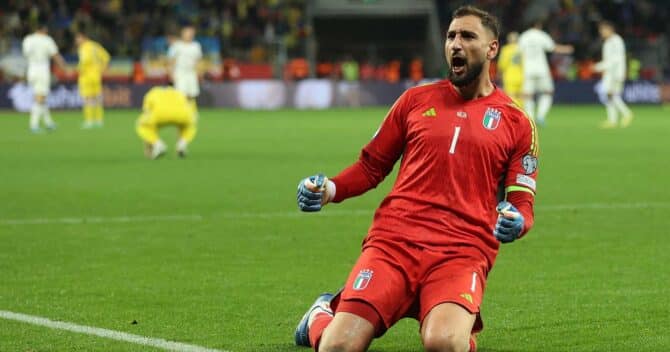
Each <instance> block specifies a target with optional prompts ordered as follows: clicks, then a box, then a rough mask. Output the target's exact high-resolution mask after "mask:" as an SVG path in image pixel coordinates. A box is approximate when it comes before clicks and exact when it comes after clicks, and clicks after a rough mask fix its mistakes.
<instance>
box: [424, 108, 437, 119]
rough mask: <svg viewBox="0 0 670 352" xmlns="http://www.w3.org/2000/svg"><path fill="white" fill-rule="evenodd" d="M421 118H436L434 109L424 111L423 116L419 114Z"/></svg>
mask: <svg viewBox="0 0 670 352" xmlns="http://www.w3.org/2000/svg"><path fill="white" fill-rule="evenodd" d="M421 116H425V117H435V116H437V112H436V111H435V108H430V109H428V110H426V111H424V112H423V114H421Z"/></svg>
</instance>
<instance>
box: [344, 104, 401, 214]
mask: <svg viewBox="0 0 670 352" xmlns="http://www.w3.org/2000/svg"><path fill="white" fill-rule="evenodd" d="M410 103H411V96H410V93H409V91H406V92H405V93H403V95H401V96H400V98H398V100H397V101H396V102H395V104H393V106H392V107H391V109H390V110H389V112H388V113H387V115H386V118H385V119H384V122H382V124H381V126H380V127H379V129H378V130H377V132H376V133H375V135H374V136H373V137H372V140H371V141H370V142H369V143H368V144H367V145H366V146H365V147H363V150H361V153H360V155H359V158H358V160H357V161H356V162H355V163H354V164H353V165H351V166H349V167H348V168H346V169H344V170H343V171H342V172H340V173H339V174H338V175H337V176H335V177H333V178H332V181H333V182H334V183H335V186H336V192H335V197H334V199H333V201H334V202H341V201H343V200H345V199H347V198H351V197H355V196H357V195H360V194H363V193H365V192H367V191H368V190H370V189H372V188H375V187H377V185H378V184H379V183H380V182H382V181H383V180H384V178H385V177H386V176H387V175H388V174H389V173H390V172H391V170H393V165H395V163H396V161H398V159H399V158H400V156H401V155H402V152H403V150H404V148H405V142H406V117H407V114H408V112H409V108H410Z"/></svg>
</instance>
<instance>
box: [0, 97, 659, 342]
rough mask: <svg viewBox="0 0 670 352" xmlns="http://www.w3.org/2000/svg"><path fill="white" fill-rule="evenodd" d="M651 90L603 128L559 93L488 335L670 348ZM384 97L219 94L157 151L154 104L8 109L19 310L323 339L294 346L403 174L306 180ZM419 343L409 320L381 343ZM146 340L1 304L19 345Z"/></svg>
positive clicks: (598, 111) (235, 336)
mask: <svg viewBox="0 0 670 352" xmlns="http://www.w3.org/2000/svg"><path fill="white" fill-rule="evenodd" d="M633 110H634V111H635V113H636V119H635V121H634V123H633V125H632V126H631V127H630V128H628V129H615V130H600V129H598V128H597V126H598V123H599V122H600V120H601V119H603V118H604V112H605V110H604V108H603V107H601V106H591V107H583V106H580V107H573V106H571V107H568V106H557V107H554V109H553V110H552V112H551V114H550V116H549V124H548V126H547V127H546V128H544V129H543V130H542V131H541V135H540V142H541V158H540V178H539V185H538V187H539V193H538V197H537V203H536V204H537V208H536V226H535V228H534V230H533V231H532V232H531V233H530V234H529V235H528V237H526V238H524V239H523V240H522V241H519V242H517V243H514V244H511V245H506V246H504V247H503V249H502V250H501V253H500V256H499V257H498V262H497V264H496V266H495V268H494V270H493V272H492V273H491V276H490V278H489V282H488V287H487V292H486V296H485V302H484V305H483V314H484V318H485V324H486V329H485V330H484V332H483V333H482V334H481V336H480V339H479V344H480V351H484V352H485V351H488V352H508V351H561V352H564V351H668V350H670V303H669V298H668V297H670V269H668V268H669V266H668V262H669V259H670V255H669V254H668V251H669V250H670V247H669V246H668V241H669V237H668V228H669V227H670V216H669V214H670V186H668V180H670V157H669V156H668V154H669V152H670V138H669V137H670V117H669V116H670V112H669V111H664V110H663V109H662V108H661V107H654V106H634V107H633ZM384 113H385V109H363V110H329V111H279V112H262V111H228V110H204V111H202V112H201V123H200V131H199V134H198V136H197V138H196V140H195V142H194V143H193V145H192V147H191V153H190V155H189V156H188V158H187V159H186V160H179V159H177V158H176V157H175V156H174V154H173V153H170V154H168V155H167V156H166V158H164V159H162V160H158V161H150V160H145V159H144V158H143V156H142V147H141V143H140V142H139V140H138V139H137V138H136V136H135V134H134V119H135V117H136V115H137V112H135V111H119V110H117V111H108V112H107V120H106V126H105V127H104V129H100V130H90V131H84V130H81V129H79V124H80V123H81V120H80V117H79V113H78V112H54V114H53V115H54V118H55V120H56V121H57V122H58V124H59V126H58V130H57V131H56V132H54V133H52V134H44V135H33V134H30V133H29V132H28V121H27V116H26V115H23V114H16V113H10V112H0V131H1V132H0V162H1V164H0V195H1V198H0V310H6V311H12V312H19V313H25V314H30V315H36V316H42V317H47V318H51V319H54V320H63V321H68V322H72V323H77V324H82V325H88V326H95V327H101V328H106V329H112V330H118V331H123V332H128V333H132V334H137V335H142V336H148V337H154V338H164V339H168V340H173V341H179V342H184V343H189V344H195V345H199V346H206V347H210V348H217V349H222V350H229V351H234V352H237V351H306V350H303V349H300V348H296V347H293V329H294V327H295V325H296V323H297V322H298V320H299V318H300V316H301V315H302V314H303V312H304V311H305V309H306V308H307V306H308V305H309V304H311V302H312V301H313V300H314V298H315V297H316V296H317V295H318V294H319V293H320V292H323V291H326V290H335V289H337V288H338V287H339V285H341V284H342V282H343V280H344V279H345V278H346V276H347V274H348V270H349V269H350V267H351V266H352V264H353V263H354V261H355V259H356V257H357V255H358V252H359V249H360V242H361V240H362V238H363V236H364V235H365V232H366V230H367V227H368V225H369V223H370V220H371V215H372V210H374V208H375V207H376V206H377V204H378V203H379V202H380V200H381V199H382V197H383V196H384V195H385V194H386V192H388V190H389V188H390V186H391V184H392V181H393V180H392V177H390V179H388V180H386V182H385V183H383V184H382V185H381V186H380V187H379V188H378V189H376V190H374V191H371V192H369V193H368V194H366V195H364V196H362V197H359V198H356V199H351V200H349V201H348V202H345V203H343V204H339V205H333V206H328V207H327V209H325V211H324V212H323V213H322V214H300V213H299V212H298V210H297V208H296V205H295V191H296V185H297V183H298V181H299V179H300V178H301V177H304V176H307V175H310V174H312V173H314V172H317V171H323V172H325V173H326V174H330V175H333V174H335V173H337V172H338V171H339V170H341V169H342V168H343V167H345V166H347V165H348V164H349V163H351V162H353V161H354V160H355V158H356V157H357V155H358V151H359V148H360V147H361V146H362V145H363V144H365V143H366V142H367V141H368V140H369V138H370V137H371V136H372V134H373V133H374V131H375V130H376V128H377V126H378V124H379V123H380V121H381V119H382V118H383V115H384ZM165 137H166V140H167V141H169V143H170V146H171V147H173V144H174V140H175V133H174V132H172V131H170V132H166V133H165ZM173 151H174V149H172V150H171V152H173ZM154 217H166V218H164V219H162V220H158V218H154ZM40 222H41V223H40ZM133 321H135V322H137V324H132V322H133ZM420 346H421V345H420V340H419V335H418V326H417V324H416V323H415V322H414V321H411V320H405V321H402V322H401V323H400V324H399V325H398V326H396V327H395V328H393V329H391V330H390V331H389V332H388V333H387V334H386V335H385V336H384V337H383V338H382V339H380V340H378V341H375V342H374V344H373V345H372V347H371V350H373V351H379V352H382V351H387V352H391V351H418V350H420V349H421V347H420ZM145 350H153V349H151V348H149V347H146V346H140V345H134V344H130V343H125V342H118V341H113V340H107V339H103V338H99V337H94V336H87V335H80V334H76V333H72V332H66V331H58V330H51V329H48V328H44V327H39V326H33V325H28V324H25V323H19V322H14V321H8V320H5V319H0V351H145Z"/></svg>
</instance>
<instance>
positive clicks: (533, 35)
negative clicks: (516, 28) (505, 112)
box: [519, 20, 574, 126]
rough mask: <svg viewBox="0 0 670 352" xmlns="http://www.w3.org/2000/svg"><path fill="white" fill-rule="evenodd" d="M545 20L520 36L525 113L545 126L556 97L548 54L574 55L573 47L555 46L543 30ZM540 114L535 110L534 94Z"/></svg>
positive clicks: (537, 22)
mask: <svg viewBox="0 0 670 352" xmlns="http://www.w3.org/2000/svg"><path fill="white" fill-rule="evenodd" d="M542 23H543V22H542V20H537V21H535V22H534V23H533V26H532V27H531V28H529V29H527V30H526V31H524V32H523V33H522V34H521V36H520V37H519V50H520V51H521V62H522V64H523V99H524V108H525V110H526V113H527V114H528V115H529V116H530V117H531V118H533V119H535V121H536V122H537V123H538V124H539V125H541V126H542V125H544V123H545V118H546V116H547V113H549V109H551V103H552V100H553V95H554V80H553V79H552V78H551V71H550V70H549V63H548V62H547V53H549V52H554V53H557V54H572V52H573V50H574V49H573V47H572V45H561V44H556V43H554V40H553V39H551V37H550V36H549V34H547V33H546V32H545V31H543V30H542ZM536 94H539V97H538V99H537V111H535V95H536Z"/></svg>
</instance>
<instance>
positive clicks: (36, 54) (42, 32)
mask: <svg viewBox="0 0 670 352" xmlns="http://www.w3.org/2000/svg"><path fill="white" fill-rule="evenodd" d="M22 49H23V56H25V57H26V59H27V60H28V72H27V74H26V78H27V81H28V84H29V85H30V87H31V88H32V91H33V96H34V102H33V106H32V107H31V109H30V130H31V131H33V132H35V133H38V132H40V131H41V130H40V120H41V121H43V122H44V125H45V127H46V128H47V129H48V130H53V129H55V128H56V124H55V123H54V121H53V120H52V119H51V114H50V113H49V106H48V105H47V102H46V97H47V95H48V94H49V89H50V85H51V82H50V81H51V69H50V68H51V59H54V60H55V61H56V63H57V64H58V65H59V66H60V67H62V68H64V69H65V60H63V57H62V56H60V54H59V53H58V47H57V46H56V43H55V42H54V40H53V39H52V38H51V37H50V36H49V35H48V34H47V26H46V25H45V24H40V25H39V27H38V28H37V30H36V31H35V32H34V33H32V34H29V35H27V36H26V37H25V38H24V39H23V43H22Z"/></svg>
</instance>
